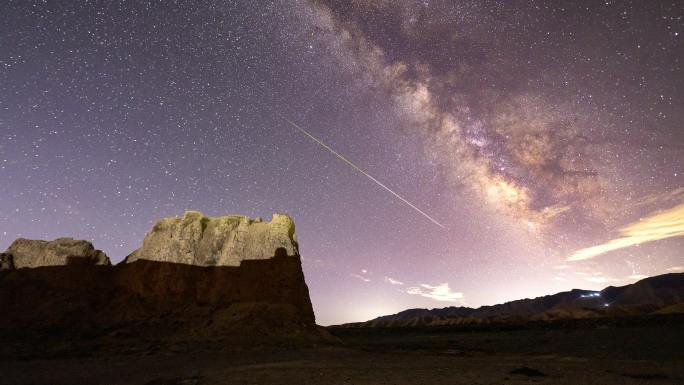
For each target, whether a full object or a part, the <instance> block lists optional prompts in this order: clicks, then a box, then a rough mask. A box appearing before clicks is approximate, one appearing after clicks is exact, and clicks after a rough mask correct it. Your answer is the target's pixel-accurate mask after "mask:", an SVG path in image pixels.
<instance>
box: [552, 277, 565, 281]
mask: <svg viewBox="0 0 684 385" xmlns="http://www.w3.org/2000/svg"><path fill="white" fill-rule="evenodd" d="M553 279H555V280H556V281H567V279H565V278H563V277H554V278H553Z"/></svg>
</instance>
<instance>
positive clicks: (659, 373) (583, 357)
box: [0, 315, 684, 384]
mask: <svg viewBox="0 0 684 385" xmlns="http://www.w3.org/2000/svg"><path fill="white" fill-rule="evenodd" d="M331 332H332V333H333V334H334V335H336V336H337V337H338V338H340V339H341V340H342V341H343V342H344V345H340V346H309V347H294V346H290V347H287V346H281V347H273V346H271V347H265V346H255V347H248V348H242V349H236V348H233V349H230V350H228V349H226V350H219V351H216V350H208V349H205V348H203V347H202V346H194V347H192V348H190V349H189V350H188V351H186V352H175V353H171V352H164V351H156V352H148V351H137V350H129V351H127V353H125V354H123V353H121V354H112V353H107V354H105V355H98V354H95V355H93V356H91V357H87V358H73V357H72V358H52V359H26V358H25V357H24V358H23V359H12V358H11V357H4V358H3V360H2V362H0V383H3V384H265V383H277V384H290V383H292V384H294V383H297V384H385V383H387V384H516V383H537V384H550V383H553V384H683V383H684V316H682V315H671V316H659V317H630V318H613V319H590V320H570V321H558V322H537V323H527V324H514V325H510V324H508V325H484V326H467V327H423V328H418V327H416V328H385V329H382V328H377V329H375V328H373V329H331Z"/></svg>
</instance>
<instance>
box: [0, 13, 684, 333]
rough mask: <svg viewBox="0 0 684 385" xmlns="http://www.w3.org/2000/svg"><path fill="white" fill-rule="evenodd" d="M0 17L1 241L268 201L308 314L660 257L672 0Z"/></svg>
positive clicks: (668, 234) (586, 281)
mask: <svg viewBox="0 0 684 385" xmlns="http://www.w3.org/2000/svg"><path fill="white" fill-rule="evenodd" d="M589 3H591V2H589ZM0 15H2V16H0V18H2V24H0V29H1V31H0V32H1V33H0V64H1V66H0V71H2V72H0V82H1V85H2V87H1V89H0V221H1V222H0V223H1V228H0V249H2V250H4V248H6V247H7V246H9V245H10V244H11V242H12V241H13V240H14V239H16V238H18V237H25V238H32V239H46V240H52V239H55V238H58V237H62V236H68V237H73V238H77V239H87V240H89V241H92V242H93V243H94V245H95V247H97V248H99V249H102V250H104V251H105V252H106V253H107V254H108V255H109V256H110V257H111V258H112V259H113V261H115V262H118V261H120V260H122V259H123V258H124V257H125V256H126V255H128V254H129V253H130V252H132V251H133V250H135V249H136V248H138V247H140V245H141V244H142V239H143V237H144V236H145V234H146V232H147V231H148V230H149V229H150V228H151V226H152V224H153V223H154V221H155V220H157V219H160V218H164V217H169V216H182V215H183V213H184V211H186V210H198V211H201V212H202V213H204V214H205V215H207V216H222V215H226V214H239V215H250V216H251V217H252V218H255V217H263V218H264V219H265V220H268V219H270V218H271V215H272V214H273V213H275V212H283V213H287V214H289V215H290V216H291V217H292V218H293V219H294V221H295V223H296V225H297V229H296V232H297V235H298V239H299V241H300V248H301V250H300V251H301V253H302V258H303V260H302V263H303V266H304V272H305V275H306V279H307V283H308V285H309V289H310V291H311V297H312V301H313V305H314V310H315V312H316V316H317V320H318V322H319V323H321V324H334V323H341V322H352V321H362V320H366V319H370V318H373V317H376V316H379V315H384V314H390V313H394V312H397V311H401V310H404V309H406V308H411V307H428V308H432V307H444V306H452V305H457V306H460V305H463V304H466V305H468V306H471V307H476V306H480V305H488V304H494V303H500V302H503V301H508V300H514V299H519V298H525V297H534V296H539V295H544V294H550V293H555V292H557V291H561V290H569V289H572V288H585V289H600V288H603V287H605V286H608V285H614V286H617V285H624V284H628V283H631V282H634V281H635V280H637V279H640V278H641V277H645V276H652V275H657V274H664V273H668V272H676V271H684V254H683V253H684V252H683V251H682V250H684V241H683V238H682V231H684V230H683V229H682V222H683V221H684V220H683V218H682V217H683V215H684V211H682V209H681V207H682V204H683V203H684V127H683V124H684V112H683V110H682V106H684V72H683V70H682V69H683V68H684V66H683V63H682V60H684V59H682V58H684V43H683V41H682V39H683V38H684V28H683V27H684V19H683V17H684V9H683V8H682V7H681V5H680V4H678V2H675V1H662V2H648V1H604V2H594V3H591V4H582V6H581V7H579V6H577V5H572V4H568V3H567V2H562V1H535V2H529V1H507V2H492V1H468V2H465V1H464V2H461V1H327V0H315V1H308V0H302V1H289V0H283V1H280V2H273V3H267V2H254V4H252V2H238V1H235V2H231V1H218V0H215V1H204V2H190V1H174V2H162V1H147V2H128V1H127V2H124V1H119V0H107V1H100V2H98V1H88V2H85V1H74V2H28V1H27V2H10V3H8V4H4V5H2V6H0ZM279 115H282V116H284V117H286V119H287V120H289V121H291V122H292V123H293V124H296V125H297V126H299V127H301V128H302V129H303V130H306V132H309V133H310V134H311V135H313V136H314V137H316V138H318V139H320V140H321V141H322V142H324V143H326V144H327V145H328V146H330V147H331V148H334V149H335V151H337V152H339V153H340V154H344V156H345V159H348V160H349V162H352V163H353V164H354V165H356V166H358V167H359V168H360V169H362V170H364V171H365V172H368V174H369V175H373V177H374V178H375V179H377V180H378V181H379V182H381V183H382V184H383V185H385V186H387V187H388V188H390V189H392V191H395V192H396V194H398V195H399V196H401V197H403V198H405V199H406V200H407V201H409V202H412V203H413V204H415V205H416V207H418V208H419V209H420V210H421V212H424V213H425V215H426V216H428V217H429V218H434V220H435V221H437V222H438V223H440V224H442V225H444V229H442V228H439V227H437V226H435V224H434V223H432V222H431V221H430V220H429V219H428V218H426V217H425V216H423V215H421V214H420V213H419V212H417V211H416V210H413V209H412V208H411V207H409V206H407V205H406V204H405V203H404V202H402V201H401V200H400V199H397V198H396V197H395V196H393V195H391V194H389V193H387V192H386V191H384V190H382V189H380V188H379V187H378V185H377V184H375V183H373V181H371V180H369V179H368V178H366V177H365V176H364V175H361V174H359V173H358V172H357V171H356V170H354V169H353V168H351V167H349V166H348V165H347V164H345V163H344V162H342V161H340V160H339V159H338V158H337V157H335V155H333V154H331V153H330V152H328V151H327V150H326V149H325V148H323V147H321V146H319V145H318V144H316V143H315V142H313V141H311V140H310V139H309V138H307V137H306V136H304V135H301V133H299V132H297V131H296V130H294V129H293V127H292V126H291V125H290V124H289V123H288V122H287V121H285V120H283V119H282V117H280V116H279ZM0 251H1V250H0Z"/></svg>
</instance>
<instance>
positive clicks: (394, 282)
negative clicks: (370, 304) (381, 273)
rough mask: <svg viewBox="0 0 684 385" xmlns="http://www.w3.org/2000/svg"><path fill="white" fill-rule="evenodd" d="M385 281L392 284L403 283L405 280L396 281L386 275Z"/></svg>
mask: <svg viewBox="0 0 684 385" xmlns="http://www.w3.org/2000/svg"><path fill="white" fill-rule="evenodd" d="M385 282H387V283H389V284H391V285H403V284H404V283H403V282H399V281H395V280H393V279H392V278H390V277H385Z"/></svg>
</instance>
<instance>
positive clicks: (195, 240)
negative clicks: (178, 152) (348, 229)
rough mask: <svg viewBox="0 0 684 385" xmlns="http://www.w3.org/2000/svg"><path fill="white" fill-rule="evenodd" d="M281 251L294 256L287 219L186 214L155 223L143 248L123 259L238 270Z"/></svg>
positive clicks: (293, 237) (293, 238) (294, 239)
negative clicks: (230, 267) (252, 261)
mask: <svg viewBox="0 0 684 385" xmlns="http://www.w3.org/2000/svg"><path fill="white" fill-rule="evenodd" d="M279 248H283V249H284V250H285V252H286V254H287V255H289V256H298V255H299V246H298V244H297V236H296V235H295V225H294V222H293V221H292V219H290V217H289V216H287V215H284V214H273V220H272V221H271V222H263V221H262V220H261V218H257V219H255V220H250V218H249V217H247V216H241V215H227V216H224V217H220V218H209V217H205V216H204V215H202V213H200V212H197V211H187V212H186V213H185V215H184V216H183V217H182V218H166V219H163V220H159V221H157V222H156V223H155V224H154V226H153V227H152V230H150V232H149V233H147V236H145V240H144V241H143V246H142V247H141V248H139V249H138V250H136V251H134V252H133V253H132V254H131V255H129V256H128V257H126V262H128V263H131V262H134V261H137V260H139V259H146V260H151V261H159V262H173V263H182V264H186V265H197V266H240V262H242V261H243V260H255V259H269V258H271V257H273V255H274V254H275V251H276V250H277V249H279Z"/></svg>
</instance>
